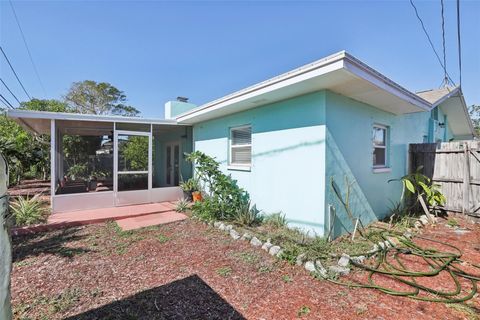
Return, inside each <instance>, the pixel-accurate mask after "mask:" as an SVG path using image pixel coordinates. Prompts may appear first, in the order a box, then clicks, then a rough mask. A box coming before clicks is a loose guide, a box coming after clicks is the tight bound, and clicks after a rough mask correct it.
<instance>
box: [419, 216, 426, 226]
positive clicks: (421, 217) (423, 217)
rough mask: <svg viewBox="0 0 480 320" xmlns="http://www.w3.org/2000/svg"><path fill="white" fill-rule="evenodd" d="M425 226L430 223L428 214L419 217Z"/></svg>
mask: <svg viewBox="0 0 480 320" xmlns="http://www.w3.org/2000/svg"><path fill="white" fill-rule="evenodd" d="M418 220H419V221H420V222H421V223H422V224H423V225H424V226H426V225H427V224H428V217H427V216H426V215H423V216H420V218H419V219H418Z"/></svg>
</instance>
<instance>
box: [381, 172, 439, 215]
mask: <svg viewBox="0 0 480 320" xmlns="http://www.w3.org/2000/svg"><path fill="white" fill-rule="evenodd" d="M422 168H423V167H419V168H418V169H417V170H416V171H415V172H414V173H410V174H407V175H405V176H403V177H401V178H400V179H393V180H389V182H391V181H400V182H402V185H403V190H402V196H401V198H400V199H401V201H402V202H404V203H405V204H406V205H407V206H408V204H409V203H411V205H410V208H407V210H409V209H411V208H414V207H415V206H417V205H418V201H419V199H420V197H421V198H423V199H424V200H425V202H426V205H427V206H428V207H429V210H430V211H434V210H435V208H436V207H439V206H443V205H445V202H446V198H445V196H444V195H443V194H442V192H441V191H440V186H439V185H438V184H435V183H433V182H432V180H431V179H430V178H428V177H427V176H425V175H424V174H422V173H421V170H422Z"/></svg>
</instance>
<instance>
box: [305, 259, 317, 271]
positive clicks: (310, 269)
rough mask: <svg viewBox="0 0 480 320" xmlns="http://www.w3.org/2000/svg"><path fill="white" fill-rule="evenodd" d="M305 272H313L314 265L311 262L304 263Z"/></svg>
mask: <svg viewBox="0 0 480 320" xmlns="http://www.w3.org/2000/svg"><path fill="white" fill-rule="evenodd" d="M305 270H307V271H310V272H314V271H315V264H314V263H313V261H307V262H305Z"/></svg>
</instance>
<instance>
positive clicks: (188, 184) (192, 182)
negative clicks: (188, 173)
mask: <svg viewBox="0 0 480 320" xmlns="http://www.w3.org/2000/svg"><path fill="white" fill-rule="evenodd" d="M180 188H182V190H183V191H184V192H187V193H192V192H195V191H200V190H201V187H200V183H199V182H198V180H197V179H195V178H190V179H188V180H187V181H182V182H180Z"/></svg>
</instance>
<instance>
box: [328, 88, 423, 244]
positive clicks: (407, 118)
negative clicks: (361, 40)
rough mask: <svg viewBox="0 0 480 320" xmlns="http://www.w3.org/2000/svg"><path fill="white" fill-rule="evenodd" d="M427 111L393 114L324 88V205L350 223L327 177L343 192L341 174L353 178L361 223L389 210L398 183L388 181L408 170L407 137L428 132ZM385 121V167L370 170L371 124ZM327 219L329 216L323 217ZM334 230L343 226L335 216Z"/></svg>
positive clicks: (353, 194)
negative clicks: (325, 153)
mask: <svg viewBox="0 0 480 320" xmlns="http://www.w3.org/2000/svg"><path fill="white" fill-rule="evenodd" d="M429 118H430V113H429V112H423V113H415V114H408V115H401V116H396V115H394V114H392V113H388V112H385V111H382V110H379V109H377V108H374V107H372V106H369V105H366V104H364V103H361V102H358V101H355V100H352V99H350V98H347V97H344V96H341V95H338V94H335V93H333V92H330V91H327V93H326V120H327V128H328V134H327V166H326V182H327V185H326V191H327V193H326V199H327V200H326V208H327V210H328V208H329V205H331V206H334V207H335V209H336V214H337V216H338V217H340V218H341V219H340V220H341V221H342V222H344V224H345V226H346V227H347V228H350V229H351V227H352V226H351V223H350V220H349V219H348V217H347V215H346V213H345V210H344V209H343V207H342V206H341V205H340V203H339V201H338V200H337V197H336V196H335V195H334V193H333V192H332V188H331V186H330V181H331V179H334V181H335V182H336V183H337V185H338V186H339V189H340V190H341V191H342V193H343V196H345V192H346V189H347V188H346V185H345V182H344V181H345V177H347V179H348V181H349V182H350V183H353V184H352V187H351V201H350V202H351V206H352V208H351V209H352V212H353V213H354V215H355V216H356V217H357V216H360V217H361V220H362V222H363V223H369V222H371V221H373V220H375V219H377V218H378V219H381V218H384V217H385V216H387V215H388V213H389V208H390V207H391V205H392V203H391V201H394V202H395V201H398V200H399V197H400V195H401V185H400V183H397V182H390V183H389V182H388V180H390V179H395V178H399V177H401V176H403V175H405V174H406V172H407V156H408V144H409V143H421V142H423V140H424V136H427V135H428V119H429ZM374 124H382V125H386V126H388V127H389V135H390V138H389V146H388V159H389V160H388V164H389V166H390V168H391V171H390V172H383V173H375V172H374V170H373V168H372V152H373V145H372V127H373V125H374ZM327 224H328V222H327ZM334 226H335V227H334V230H335V233H336V235H338V234H339V233H342V232H344V230H342V227H341V226H340V225H339V221H337V222H336V223H335V224H334Z"/></svg>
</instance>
